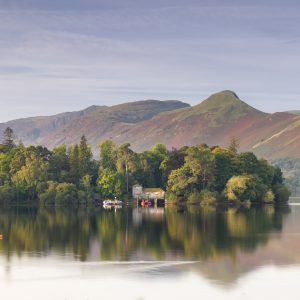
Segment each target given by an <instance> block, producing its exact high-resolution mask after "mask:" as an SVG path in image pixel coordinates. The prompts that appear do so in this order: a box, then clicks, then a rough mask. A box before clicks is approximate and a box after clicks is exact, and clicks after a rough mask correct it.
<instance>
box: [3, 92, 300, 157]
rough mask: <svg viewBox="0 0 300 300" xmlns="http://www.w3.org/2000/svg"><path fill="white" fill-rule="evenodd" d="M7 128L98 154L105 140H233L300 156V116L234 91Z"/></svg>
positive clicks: (143, 144) (29, 138) (35, 140)
mask: <svg viewBox="0 0 300 300" xmlns="http://www.w3.org/2000/svg"><path fill="white" fill-rule="evenodd" d="M7 126H10V127H12V128H13V130H14V131H15V133H16V135H17V136H18V137H19V138H21V139H22V140H23V142H24V143H25V144H42V145H45V146H47V147H54V146H56V145H58V144H61V143H65V144H68V145H69V144H73V143H77V142H78V141H79V139H80V136H81V135H82V134H85V135H86V137H87V138H88V140H89V142H90V143H91V144H92V146H93V150H94V152H95V153H96V151H97V145H98V144H99V142H100V141H101V140H104V139H112V140H114V141H115V142H117V143H124V142H130V143H131V145H132V148H133V149H134V150H137V151H142V150H145V149H148V148H150V147H151V146H152V145H154V144H156V143H163V144H166V145H167V147H168V148H172V147H176V148H179V147H181V146H183V145H195V144H199V143H207V144H208V145H211V146H212V145H221V146H223V147H226V146H228V143H229V138H230V136H232V135H234V136H235V137H236V138H238V139H239V143H240V150H241V151H246V150H249V151H254V152H255V153H256V154H257V155H258V156H259V157H265V158H278V157H286V156H290V157H300V151H299V147H300V116H298V115H296V114H292V113H286V112H283V113H274V114H268V113H264V112H261V111H259V110H257V109H255V108H253V107H251V106H249V105H248V104H246V103H245V102H243V101H242V100H240V99H239V98H238V96H237V95H236V94H235V93H234V92H232V91H222V92H219V93H216V94H213V95H212V96H210V97H209V98H208V99H206V100H204V101H202V102H201V103H200V104H198V105H195V106H193V107H190V106H189V105H188V104H186V103H183V102H180V101H156V100H147V101H139V102H133V103H126V104H121V105H116V106H112V107H106V106H92V107H89V108H87V109H85V110H83V111H80V112H71V113H64V114H60V115H56V116H51V117H36V118H28V119H20V120H16V121H11V122H8V123H3V124H0V130H2V131H3V130H4V129H5V127H7Z"/></svg>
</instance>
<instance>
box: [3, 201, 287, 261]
mask: <svg viewBox="0 0 300 300" xmlns="http://www.w3.org/2000/svg"><path fill="white" fill-rule="evenodd" d="M288 212H289V211H288V209H287V208H286V209H279V208H276V209H275V208H274V207H273V206H265V207H258V208H251V209H247V208H241V209H237V208H226V209H225V208H224V209H220V208H210V207H203V208H201V207H187V208H184V209H178V208H166V209H163V208H160V209H140V208H128V209H121V210H117V211H113V210H112V211H104V210H102V209H84V210H83V209H82V208H81V209H78V210H75V209H67V208H66V209H58V208H39V209H37V208H14V209H13V208H11V209H5V210H3V209H2V210H1V212H0V234H2V235H3V240H0V253H2V255H6V256H7V258H8V259H9V258H10V256H11V255H12V254H17V255H19V256H21V255H23V254H28V255H40V256H46V255H50V254H58V255H62V256H70V255H72V256H73V257H74V258H75V259H79V260H82V261H86V260H176V259H178V260H179V259H186V260H207V259H217V258H218V257H219V256H221V255H224V254H227V255H230V256H235V255H236V253H237V252H238V251H242V252H252V251H254V250H255V249H256V247H257V246H258V245H263V244H265V243H266V242H267V241H268V239H269V237H270V233H272V232H274V231H280V230H281V228H282V223H283V219H284V216H285V215H286V214H287V213H288ZM95 247H96V248H97V251H95V249H94V248H95ZM95 253H97V254H95ZM98 253H100V254H98ZM96 255H97V256H96ZM98 255H100V257H99V256H98Z"/></svg>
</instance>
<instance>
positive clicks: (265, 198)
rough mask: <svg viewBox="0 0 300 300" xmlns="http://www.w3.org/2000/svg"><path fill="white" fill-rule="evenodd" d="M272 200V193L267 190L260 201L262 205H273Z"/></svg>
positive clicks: (273, 196)
mask: <svg viewBox="0 0 300 300" xmlns="http://www.w3.org/2000/svg"><path fill="white" fill-rule="evenodd" d="M274 198H275V195H274V193H273V192H272V191H271V190H269V191H267V192H266V193H265V194H264V196H263V199H262V201H263V202H264V203H274Z"/></svg>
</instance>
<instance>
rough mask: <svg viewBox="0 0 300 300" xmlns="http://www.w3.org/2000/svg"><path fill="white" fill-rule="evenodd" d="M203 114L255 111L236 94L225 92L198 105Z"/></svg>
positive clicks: (213, 95) (216, 94)
mask: <svg viewBox="0 0 300 300" xmlns="http://www.w3.org/2000/svg"><path fill="white" fill-rule="evenodd" d="M197 107H198V109H200V110H203V112H208V111H220V110H224V109H225V110H227V109H230V110H236V109H237V110H245V111H252V110H255V109H254V108H253V107H251V106H250V105H248V104H247V103H245V102H244V101H242V100H241V99H240V98H239V97H238V96H237V94H236V93H235V92H233V91H229V90H225V91H221V92H218V93H215V94H212V95H211V96H209V97H208V98H207V99H206V100H204V101H203V102H201V103H200V104H198V105H197Z"/></svg>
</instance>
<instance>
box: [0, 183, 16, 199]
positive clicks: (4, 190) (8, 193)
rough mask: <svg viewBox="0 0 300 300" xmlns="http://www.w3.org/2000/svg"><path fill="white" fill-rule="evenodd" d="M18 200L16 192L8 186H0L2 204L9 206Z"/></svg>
mask: <svg viewBox="0 0 300 300" xmlns="http://www.w3.org/2000/svg"><path fill="white" fill-rule="evenodd" d="M15 199H16V191H15V189H14V188H12V187H11V186H9V185H8V184H4V185H1V186H0V203H1V204H8V203H11V202H12V201H14V200H15Z"/></svg>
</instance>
